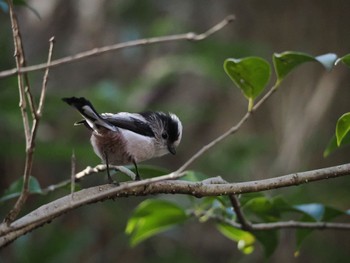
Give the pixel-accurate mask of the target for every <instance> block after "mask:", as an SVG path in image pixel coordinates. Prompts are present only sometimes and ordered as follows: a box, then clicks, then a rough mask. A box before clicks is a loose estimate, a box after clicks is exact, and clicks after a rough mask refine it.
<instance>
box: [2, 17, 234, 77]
mask: <svg viewBox="0 0 350 263" xmlns="http://www.w3.org/2000/svg"><path fill="white" fill-rule="evenodd" d="M234 20H235V16H234V15H228V16H227V17H226V18H225V19H223V20H222V21H221V22H220V23H218V24H216V25H215V26H213V27H212V28H210V29H209V30H207V31H206V32H204V33H202V34H196V33H185V34H178V35H170V36H162V37H152V38H145V39H138V40H132V41H128V42H124V43H118V44H114V45H110V46H104V47H100V48H94V49H91V50H88V51H84V52H81V53H78V54H75V55H72V56H67V57H63V58H60V59H57V60H53V61H52V62H51V63H50V65H49V67H50V68H51V67H56V66H59V65H63V64H67V63H72V62H76V61H79V60H82V59H86V58H88V57H93V56H97V55H101V54H104V53H108V52H113V51H117V50H120V49H124V48H130V47H136V46H143V45H151V44H156V43H164V42H173V41H183V40H189V41H201V40H203V39H206V38H208V37H209V36H211V35H212V34H214V33H216V32H218V31H219V30H221V29H222V28H223V27H225V26H226V25H228V24H229V23H231V22H232V21H234ZM46 67H47V64H46V63H42V64H38V65H33V66H28V67H23V68H20V69H18V68H13V69H9V70H4V71H2V72H0V78H4V77H9V76H13V75H15V74H17V73H19V72H21V73H25V72H31V71H37V70H42V69H45V68H46Z"/></svg>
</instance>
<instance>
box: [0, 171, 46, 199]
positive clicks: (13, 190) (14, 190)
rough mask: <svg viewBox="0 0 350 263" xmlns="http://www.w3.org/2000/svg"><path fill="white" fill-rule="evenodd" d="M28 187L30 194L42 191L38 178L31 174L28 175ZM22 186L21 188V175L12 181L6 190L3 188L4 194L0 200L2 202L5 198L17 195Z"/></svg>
mask: <svg viewBox="0 0 350 263" xmlns="http://www.w3.org/2000/svg"><path fill="white" fill-rule="evenodd" d="M28 187H29V193H31V194H42V193H43V192H42V190H41V187H40V184H39V182H38V180H37V179H36V178H35V177H33V176H30V177H29V185H28ZM22 188H23V177H21V178H20V179H18V180H17V181H15V182H13V183H12V184H11V185H10V187H9V188H8V189H7V190H5V192H4V195H3V196H2V197H1V198H0V202H4V201H6V200H9V199H12V198H15V197H18V196H19V195H20V194H21V192H22Z"/></svg>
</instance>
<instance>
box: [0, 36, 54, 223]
mask: <svg viewBox="0 0 350 263" xmlns="http://www.w3.org/2000/svg"><path fill="white" fill-rule="evenodd" d="M53 45H54V38H51V39H50V48H49V54H48V59H47V65H48V64H49V63H50V61H51V58H52V52H53ZM48 72H49V68H48V67H47V68H46V70H45V74H44V77H43V85H42V91H41V98H40V104H41V106H39V108H38V112H35V113H34V114H33V116H34V120H33V125H32V129H31V134H30V136H29V145H28V146H27V150H26V161H25V167H24V173H23V188H22V191H21V195H20V196H19V198H18V199H17V201H16V203H15V205H14V207H13V208H12V209H11V211H10V212H9V213H8V215H7V216H6V217H5V222H6V223H7V224H9V223H10V222H12V221H13V220H14V219H15V218H16V217H17V216H18V214H19V213H20V211H21V210H22V208H23V205H24V204H25V202H26V200H27V198H28V196H29V178H30V175H31V172H32V166H33V157H34V149H35V139H36V134H37V130H38V127H39V123H40V119H41V114H42V109H43V103H44V100H45V94H46V86H47V80H48ZM27 92H30V90H27ZM37 113H38V114H37Z"/></svg>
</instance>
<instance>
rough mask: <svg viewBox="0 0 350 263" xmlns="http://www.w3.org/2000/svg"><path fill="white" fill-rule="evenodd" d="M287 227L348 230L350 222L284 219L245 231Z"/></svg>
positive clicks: (224, 221)
mask: <svg viewBox="0 0 350 263" xmlns="http://www.w3.org/2000/svg"><path fill="white" fill-rule="evenodd" d="M210 218H211V219H214V220H216V221H219V222H221V223H225V224H228V225H230V226H232V227H235V228H239V229H242V230H247V229H245V227H244V226H243V225H242V224H239V223H236V222H234V221H232V220H229V219H227V218H225V217H222V216H218V215H211V216H210ZM287 228H293V229H295V228H306V229H319V230H326V229H329V230H331V229H332V230H350V223H331V222H300V221H293V220H291V221H285V222H274V223H256V224H251V225H250V229H249V230H247V231H266V230H276V229H287Z"/></svg>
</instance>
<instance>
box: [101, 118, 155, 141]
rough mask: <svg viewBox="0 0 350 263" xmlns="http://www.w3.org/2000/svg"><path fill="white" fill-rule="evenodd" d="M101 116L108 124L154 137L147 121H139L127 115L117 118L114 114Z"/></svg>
mask: <svg viewBox="0 0 350 263" xmlns="http://www.w3.org/2000/svg"><path fill="white" fill-rule="evenodd" d="M102 118H103V119H104V120H105V121H106V122H108V123H109V124H111V125H113V126H116V127H118V128H121V129H126V130H129V131H132V132H135V133H138V134H141V135H143V136H147V137H155V135H154V132H153V131H152V129H151V127H150V126H149V124H148V123H147V122H144V121H141V120H139V119H136V118H133V117H128V118H118V117H116V116H115V115H114V116H102Z"/></svg>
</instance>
